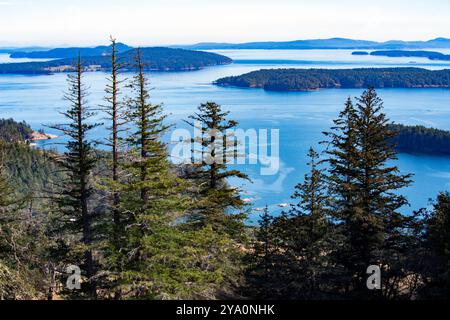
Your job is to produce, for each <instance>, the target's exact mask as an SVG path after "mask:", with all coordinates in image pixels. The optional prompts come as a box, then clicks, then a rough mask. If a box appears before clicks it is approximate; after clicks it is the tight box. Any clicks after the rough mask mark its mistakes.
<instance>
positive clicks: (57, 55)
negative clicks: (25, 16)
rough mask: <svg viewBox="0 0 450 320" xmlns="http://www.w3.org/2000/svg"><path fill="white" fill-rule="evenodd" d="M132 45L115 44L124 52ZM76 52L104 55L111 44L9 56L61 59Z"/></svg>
mask: <svg viewBox="0 0 450 320" xmlns="http://www.w3.org/2000/svg"><path fill="white" fill-rule="evenodd" d="M131 49H132V47H130V46H127V45H126V44H123V43H118V44H117V50H118V51H119V52H125V51H129V50H131ZM78 52H80V53H81V55H82V56H85V57H87V56H105V55H110V54H111V46H98V47H94V48H76V47H72V48H56V49H51V50H48V51H41V50H39V51H31V52H26V51H22V52H20V51H16V52H13V53H11V55H10V57H11V58H29V59H63V58H75V57H76V56H77V55H78Z"/></svg>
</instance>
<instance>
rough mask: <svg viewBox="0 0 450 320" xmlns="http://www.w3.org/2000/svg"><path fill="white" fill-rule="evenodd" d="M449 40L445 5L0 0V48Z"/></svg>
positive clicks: (441, 1)
mask: <svg viewBox="0 0 450 320" xmlns="http://www.w3.org/2000/svg"><path fill="white" fill-rule="evenodd" d="M109 34H113V35H115V36H116V37H117V38H118V39H119V40H120V41H122V42H126V43H128V44H131V45H159V44H182V43H195V42H203V41H215V42H246V41H260V40H294V39H311V38H328V37H348V38H355V39H370V40H388V39H402V40H427V39H431V38H436V37H449V38H450V1H449V0H373V1H364V0H358V1H356V0H339V1H336V0H315V1H313V0H308V1H306V0H271V1H269V0H191V1H188V0H72V1H69V0H0V45H3V46H4V45H62V44H65V45H68V44H71V45H94V44H99V43H106V42H107V39H108V36H109Z"/></svg>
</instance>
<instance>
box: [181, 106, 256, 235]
mask: <svg viewBox="0 0 450 320" xmlns="http://www.w3.org/2000/svg"><path fill="white" fill-rule="evenodd" d="M228 115H229V112H225V111H222V108H221V106H220V105H218V104H216V103H214V102H207V103H203V104H201V105H200V106H199V107H198V112H197V113H195V114H194V115H192V116H190V117H189V118H190V120H191V121H187V123H188V124H189V125H191V126H192V127H198V128H197V129H199V130H200V131H201V135H202V136H201V137H197V138H194V139H193V141H192V142H194V143H195V144H197V146H198V147H197V148H193V160H194V161H193V162H194V165H193V170H192V172H191V174H190V175H189V178H191V179H192V180H193V181H195V182H194V183H195V184H196V185H198V186H199V195H200V199H199V201H198V205H197V207H196V210H195V212H194V213H193V214H192V215H191V219H192V221H194V222H197V223H199V225H201V226H204V225H208V224H209V225H211V226H212V227H213V228H214V230H218V231H220V232H223V231H225V232H227V233H228V234H229V235H231V236H232V237H240V236H241V235H242V233H243V222H242V221H243V218H244V217H245V214H244V212H243V207H244V202H243V201H242V199H241V197H240V195H239V193H238V190H236V189H235V188H232V187H231V186H229V185H228V183H227V179H230V178H240V179H247V180H248V176H247V175H246V174H244V173H242V172H240V171H238V170H229V169H228V163H229V162H230V160H231V159H236V158H237V157H239V156H241V155H239V154H237V152H238V151H237V145H238V144H239V141H235V140H234V138H235V137H234V136H233V135H232V134H230V133H229V131H228V130H230V129H233V128H235V127H236V126H237V125H238V123H237V122H236V121H234V120H228V119H227V117H228ZM232 210H237V211H238V212H231V211H232ZM230 212H231V213H230Z"/></svg>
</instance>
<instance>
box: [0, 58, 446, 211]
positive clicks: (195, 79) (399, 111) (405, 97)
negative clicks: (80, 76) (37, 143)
mask: <svg viewBox="0 0 450 320" xmlns="http://www.w3.org/2000/svg"><path fill="white" fill-rule="evenodd" d="M444 51H445V50H443V51H442V52H444ZM220 53H223V54H226V55H228V56H230V57H231V58H233V59H235V63H234V64H233V65H229V66H219V67H213V68H208V69H205V70H201V71H195V72H180V73H153V74H151V75H150V76H151V82H152V86H153V87H154V88H155V89H154V90H153V91H152V101H153V102H154V103H160V102H163V103H164V105H165V110H166V112H168V113H170V117H169V121H170V122H172V123H174V124H176V126H177V127H183V126H184V124H183V122H182V121H181V120H182V119H186V118H187V117H188V115H190V114H192V113H193V112H194V111H195V108H196V107H197V105H198V104H200V103H201V102H205V101H215V102H217V103H220V104H222V105H223V107H224V108H225V109H226V110H229V111H231V117H232V118H234V119H236V120H238V121H239V123H240V127H241V128H243V129H250V128H255V129H259V128H264V129H270V128H275V129H280V157H281V168H280V172H279V173H278V174H277V175H275V176H261V175H260V170H259V169H260V168H259V167H258V166H249V165H247V166H240V169H242V170H243V171H245V172H246V173H248V174H249V175H250V177H251V178H252V183H242V182H238V181H232V183H234V184H236V185H237V186H242V188H243V189H244V190H245V195H244V197H245V198H248V199H252V200H253V203H254V205H253V207H254V208H259V207H263V206H265V205H266V204H268V205H269V206H270V208H271V209H272V210H273V211H275V212H277V211H280V210H281V209H280V208H279V207H278V206H277V205H278V204H281V203H288V202H289V201H290V195H291V194H292V192H293V188H294V186H295V185H296V184H297V183H298V182H300V181H301V180H302V178H303V176H304V174H305V172H306V170H307V167H306V164H305V162H306V161H305V158H306V157H305V155H306V153H307V150H308V148H309V147H310V146H316V147H317V144H318V142H319V141H321V140H322V139H323V136H322V134H321V132H322V131H324V130H327V129H328V128H329V127H330V125H331V124H332V119H334V118H335V117H336V116H337V114H338V113H339V111H340V110H341V109H342V107H343V104H344V102H345V100H346V98H347V97H348V96H357V95H360V94H361V90H346V89H339V90H321V91H316V92H290V93H276V92H265V91H263V90H259V89H237V88H220V87H216V86H213V85H212V84H211V82H212V81H214V80H216V79H218V78H221V77H224V76H230V75H239V74H242V73H245V72H249V71H253V70H258V69H261V68H280V67H290V68H292V67H294V68H311V67H323V68H354V67H371V66H385V67H386V66H411V65H414V66H418V67H426V68H431V69H442V68H450V63H445V62H444V63H443V62H436V61H429V60H427V59H416V58H406V59H404V58H400V59H394V58H384V57H372V56H364V57H359V56H358V57H355V56H351V54H350V53H351V51H348V50H311V51H289V50H288V51H265V50H236V51H229V50H227V51H221V52H220ZM0 61H1V57H0ZM412 61H414V62H415V63H414V64H411V63H410V62H412ZM104 79H105V75H104V74H102V73H90V74H86V82H87V83H89V85H90V86H91V89H90V92H91V96H90V99H89V100H90V103H91V104H92V105H93V106H96V105H98V104H100V103H101V100H102V97H103V95H104V93H103V89H104V85H105V80H104ZM65 89H66V81H65V75H63V74H57V75H52V76H9V75H8V76H4V75H2V76H0V117H2V118H10V117H11V118H14V119H16V120H18V121H21V120H25V121H26V122H28V123H29V124H30V125H31V126H32V127H33V128H34V129H39V128H42V127H43V124H51V123H60V122H64V119H63V117H62V116H61V115H60V114H59V113H58V112H59V111H62V110H64V109H65V108H66V107H67V105H66V103H65V102H64V101H63V99H62V96H63V91H64V90H65ZM379 94H380V96H381V97H382V98H383V100H384V102H385V112H386V113H387V115H388V116H389V117H390V118H391V119H392V120H394V121H395V122H398V123H404V124H421V125H425V126H433V127H437V128H441V129H447V130H450V90H444V89H385V90H379ZM97 118H98V120H101V118H102V115H98V116H97ZM46 131H47V132H49V133H51V131H50V130H47V129H46ZM95 136H96V137H102V136H104V129H102V128H98V129H97V130H96V132H95ZM397 164H398V166H399V167H400V169H401V171H402V172H405V173H409V172H412V173H414V174H415V177H414V180H415V183H414V185H413V186H411V187H410V188H407V189H405V190H404V194H405V195H407V197H408V199H409V200H410V202H411V208H405V209H404V212H405V213H406V212H410V211H411V210H413V209H419V208H421V207H425V206H427V205H428V200H429V199H430V198H434V197H435V196H436V195H437V193H438V192H439V191H442V190H449V189H450V158H446V157H430V156H423V155H420V156H419V155H407V154H401V155H400V156H399V160H398V161H397ZM257 215H258V213H257V212H255V213H254V216H253V218H255V217H256V216H257Z"/></svg>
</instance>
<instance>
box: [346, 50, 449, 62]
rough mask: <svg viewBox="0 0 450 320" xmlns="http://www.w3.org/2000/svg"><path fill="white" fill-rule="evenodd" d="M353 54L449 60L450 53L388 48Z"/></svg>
mask: <svg viewBox="0 0 450 320" xmlns="http://www.w3.org/2000/svg"><path fill="white" fill-rule="evenodd" d="M352 55H354V56H358V55H371V56H380V57H391V58H399V57H412V58H428V59H430V60H439V61H449V60H450V55H448V54H443V53H440V52H435V51H408V50H386V51H373V52H370V53H369V52H366V51H354V52H352Z"/></svg>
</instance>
